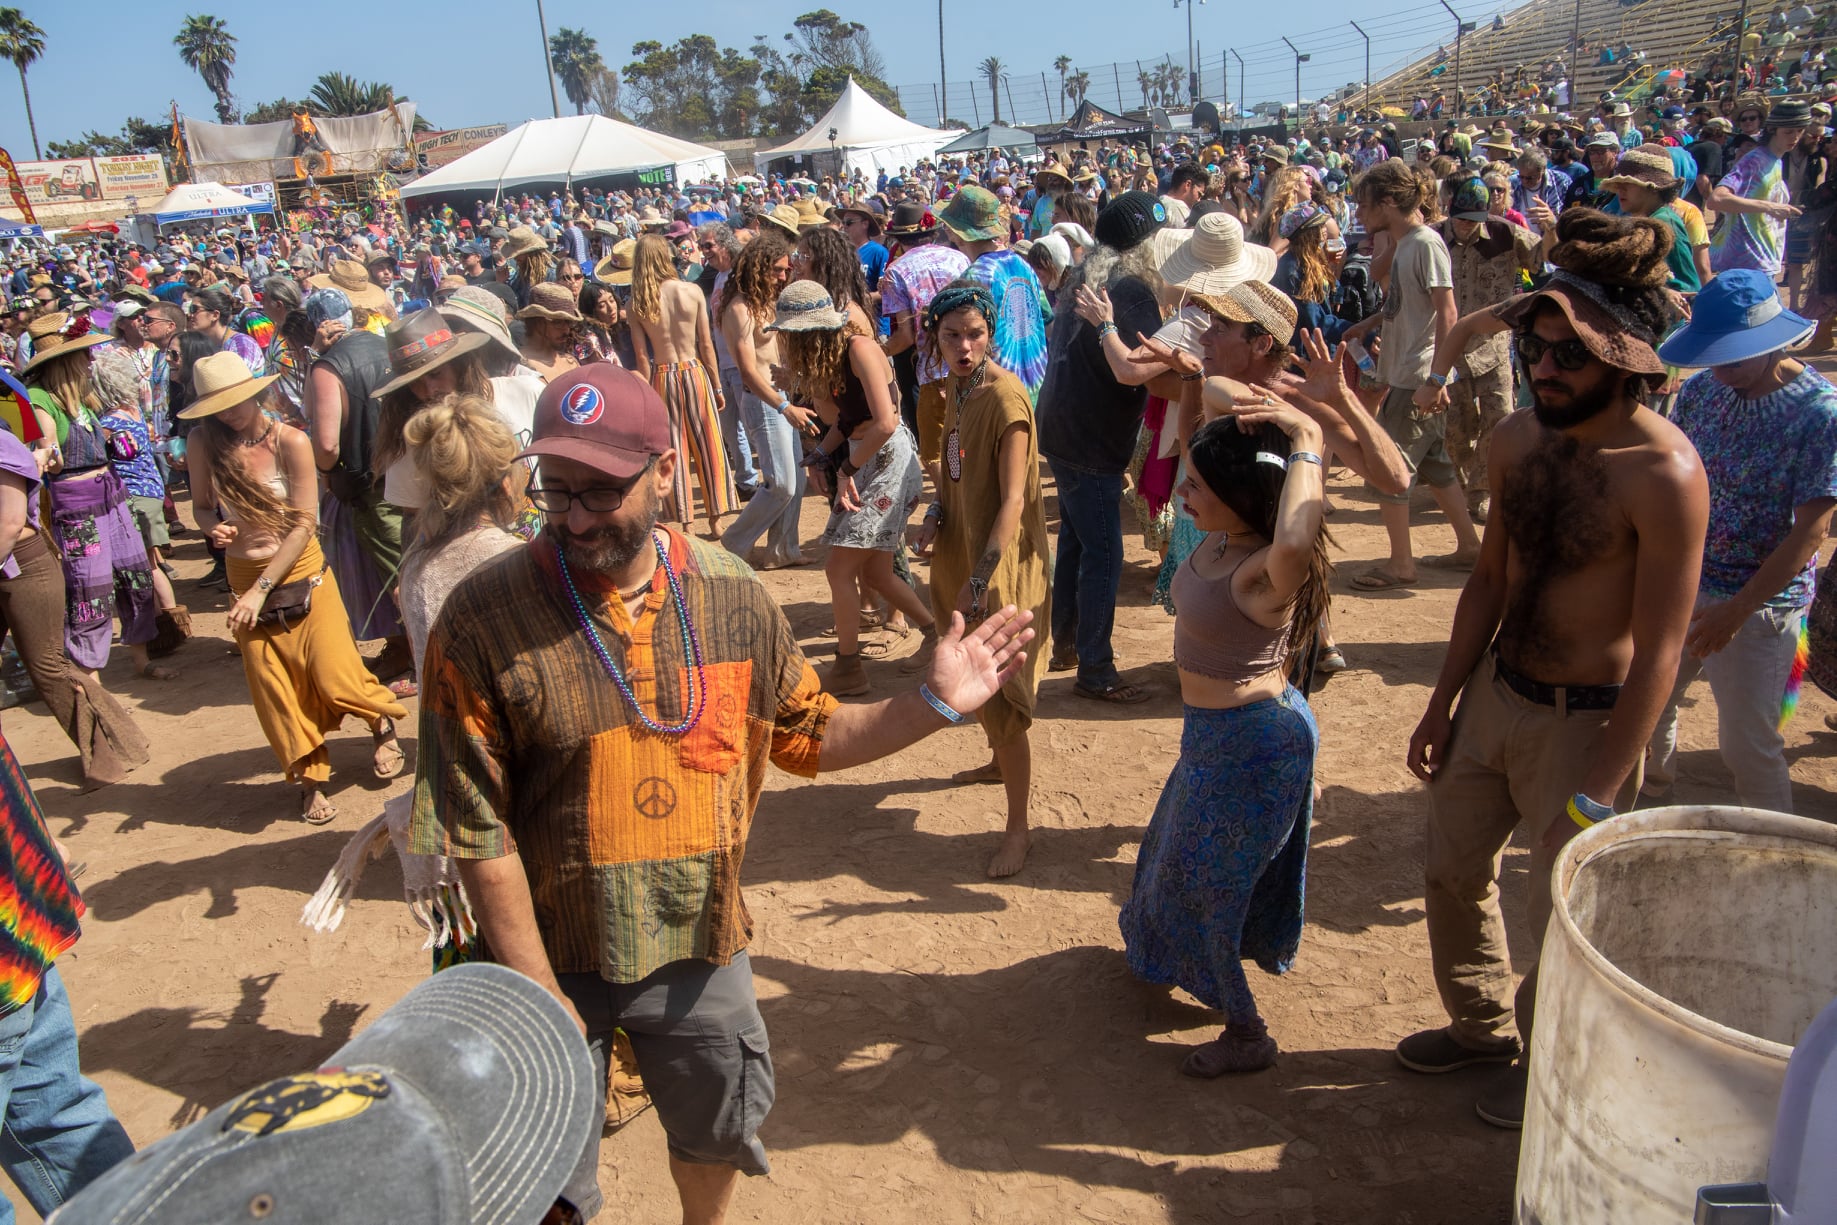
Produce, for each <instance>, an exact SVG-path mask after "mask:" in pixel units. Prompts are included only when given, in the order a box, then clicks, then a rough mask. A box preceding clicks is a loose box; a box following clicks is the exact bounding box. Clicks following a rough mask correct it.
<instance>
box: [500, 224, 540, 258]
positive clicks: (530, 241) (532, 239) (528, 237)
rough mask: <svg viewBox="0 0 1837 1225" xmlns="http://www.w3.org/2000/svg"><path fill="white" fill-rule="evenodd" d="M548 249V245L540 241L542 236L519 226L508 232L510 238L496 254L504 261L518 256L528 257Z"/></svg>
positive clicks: (523, 226)
mask: <svg viewBox="0 0 1837 1225" xmlns="http://www.w3.org/2000/svg"><path fill="white" fill-rule="evenodd" d="M548 249H549V245H548V243H546V242H544V241H543V240H542V235H540V234H538V233H536V231H534V230H532V229H530V228H529V227H528V226H526V225H520V226H518V227H517V228H516V229H514V230H512V231H511V232H510V236H509V237H508V238H507V239H505V241H504V249H503V250H502V251H500V252H499V253H498V254H500V255H502V256H503V257H504V258H505V259H515V258H517V256H519V255H529V254H532V253H533V252H536V251H546V250H548Z"/></svg>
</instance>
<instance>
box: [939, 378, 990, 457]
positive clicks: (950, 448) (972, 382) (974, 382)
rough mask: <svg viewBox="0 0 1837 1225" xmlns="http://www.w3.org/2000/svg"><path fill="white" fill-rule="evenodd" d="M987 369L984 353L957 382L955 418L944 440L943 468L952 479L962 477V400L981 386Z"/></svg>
mask: <svg viewBox="0 0 1837 1225" xmlns="http://www.w3.org/2000/svg"><path fill="white" fill-rule="evenodd" d="M988 371H989V358H988V355H987V354H984V355H983V358H982V360H981V361H980V362H978V363H976V369H975V370H974V371H972V372H971V373H970V374H969V375H968V376H967V377H965V378H963V379H959V380H958V382H957V419H956V421H955V422H953V423H952V425H951V427H950V437H949V438H947V439H945V440H944V470H945V471H946V472H948V473H949V474H950V479H951V480H953V481H960V480H962V479H963V433H962V431H963V402H964V401H965V400H967V399H969V398H970V394H971V393H972V392H974V391H975V390H976V389H977V388H979V387H981V386H982V378H983V375H985V374H987V373H988Z"/></svg>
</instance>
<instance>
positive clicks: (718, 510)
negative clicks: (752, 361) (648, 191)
mask: <svg viewBox="0 0 1837 1225" xmlns="http://www.w3.org/2000/svg"><path fill="white" fill-rule="evenodd" d="M631 320H632V324H633V328H632V352H633V354H634V355H635V357H636V359H637V363H638V369H637V374H638V377H639V378H642V379H645V380H647V381H649V383H650V385H651V386H652V387H653V388H655V389H656V391H657V394H658V395H659V396H662V397H663V402H664V405H665V406H666V407H667V408H668V409H669V410H670V445H671V446H672V447H674V448H675V450H676V453H677V454H678V455H687V456H688V457H689V458H690V459H691V460H692V461H694V464H695V476H696V480H697V481H698V482H699V483H700V485H701V487H702V513H703V514H704V515H706V516H707V518H708V535H709V538H710V539H715V538H718V537H719V535H720V517H721V516H722V515H731V514H732V513H733V512H734V511H736V510H738V509H739V502H740V500H739V496H738V494H736V493H735V492H734V478H733V471H732V469H730V468H729V467H728V466H727V452H726V451H725V450H724V449H723V446H722V442H721V421H720V417H719V413H720V410H721V406H722V404H724V403H725V397H724V396H723V394H722V392H721V384H720V380H719V379H718V378H717V377H716V371H718V370H719V369H720V367H719V366H718V365H717V364H716V361H715V356H714V332H713V331H712V330H710V326H709V322H708V303H707V300H706V299H704V298H703V297H702V291H701V290H699V289H697V288H696V287H695V286H694V285H692V284H690V283H689V282H688V281H685V280H683V279H682V278H681V277H680V276H678V275H677V273H676V260H675V258H674V257H673V256H672V255H671V254H670V244H669V241H668V240H667V239H665V238H664V237H663V236H662V235H661V234H646V235H645V236H644V237H642V238H640V239H639V240H638V248H637V250H636V251H635V252H634V253H633V257H632V276H631ZM694 517H695V503H694V502H693V501H692V500H691V499H690V495H689V465H688V464H677V465H676V478H675V483H674V485H673V486H672V487H671V491H670V496H669V498H668V499H666V500H665V502H664V507H663V518H665V519H668V520H670V521H671V522H673V523H676V524H677V525H679V526H680V527H681V529H682V532H683V535H685V536H686V535H689V534H690V533H689V520H691V519H693V518H694Z"/></svg>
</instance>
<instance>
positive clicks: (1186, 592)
mask: <svg viewBox="0 0 1837 1225" xmlns="http://www.w3.org/2000/svg"><path fill="white" fill-rule="evenodd" d="M1215 543H1216V538H1215V537H1212V536H1208V537H1206V538H1205V540H1204V541H1203V542H1201V544H1200V546H1199V547H1198V548H1197V549H1194V550H1193V552H1192V555H1191V556H1189V557H1188V558H1187V559H1186V561H1185V562H1183V563H1182V564H1181V566H1180V568H1179V569H1178V570H1176V571H1175V572H1174V584H1173V595H1174V607H1175V608H1177V609H1179V610H1180V613H1179V616H1177V617H1175V618H1174V665H1175V666H1176V667H1179V668H1182V669H1184V670H1186V671H1188V672H1192V673H1196V674H1197V675H1199V676H1209V677H1211V678H1213V679H1214V680H1221V681H1227V682H1229V683H1231V684H1233V685H1248V684H1249V683H1250V682H1251V681H1254V680H1256V679H1257V678H1258V677H1260V676H1263V675H1264V674H1266V673H1268V672H1271V671H1273V670H1275V669H1277V668H1280V667H1281V666H1282V660H1283V658H1284V656H1286V655H1287V653H1288V633H1289V627H1288V626H1287V625H1286V624H1285V625H1283V626H1282V627H1281V628H1280V629H1270V628H1269V627H1268V626H1266V625H1258V624H1257V623H1256V622H1255V621H1252V620H1251V619H1250V618H1249V617H1247V616H1245V615H1244V610H1243V609H1241V608H1239V607H1238V606H1237V597H1236V596H1234V595H1233V594H1232V592H1231V580H1232V578H1233V577H1235V576H1236V574H1237V568H1238V567H1239V566H1241V565H1243V564H1244V559H1245V558H1247V557H1249V556H1250V555H1251V554H1252V553H1254V552H1256V551H1257V550H1258V549H1260V548H1262V547H1263V546H1262V545H1261V544H1257V543H1254V542H1246V543H1244V544H1231V545H1227V546H1226V547H1225V551H1224V552H1223V553H1222V554H1220V555H1219V559H1220V560H1221V561H1226V562H1229V563H1230V568H1229V569H1227V570H1226V571H1225V572H1224V573H1223V574H1221V575H1219V576H1218V577H1217V578H1205V577H1203V576H1202V575H1200V573H1199V572H1198V571H1197V570H1195V569H1194V568H1193V558H1195V557H1198V556H1199V555H1200V554H1201V553H1202V552H1204V551H1205V550H1207V549H1210V548H1213V547H1215ZM1233 558H1235V560H1232V559H1233Z"/></svg>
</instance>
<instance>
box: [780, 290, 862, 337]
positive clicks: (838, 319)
mask: <svg viewBox="0 0 1837 1225" xmlns="http://www.w3.org/2000/svg"><path fill="white" fill-rule="evenodd" d="M847 324H848V315H847V314H846V313H845V312H843V311H839V310H837V309H836V307H835V303H834V302H831V301H830V300H829V291H828V290H826V289H824V288H823V287H822V286H821V285H819V284H817V283H816V282H815V281H792V282H791V283H790V284H789V285H786V286H785V287H784V290H783V292H781V293H780V294H779V295H778V316H777V318H775V319H774V320H773V321H772V322H771V323H768V324H766V326H765V330H766V331H768V332H833V331H835V330H836V329H837V328H841V327H845V326H847Z"/></svg>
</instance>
